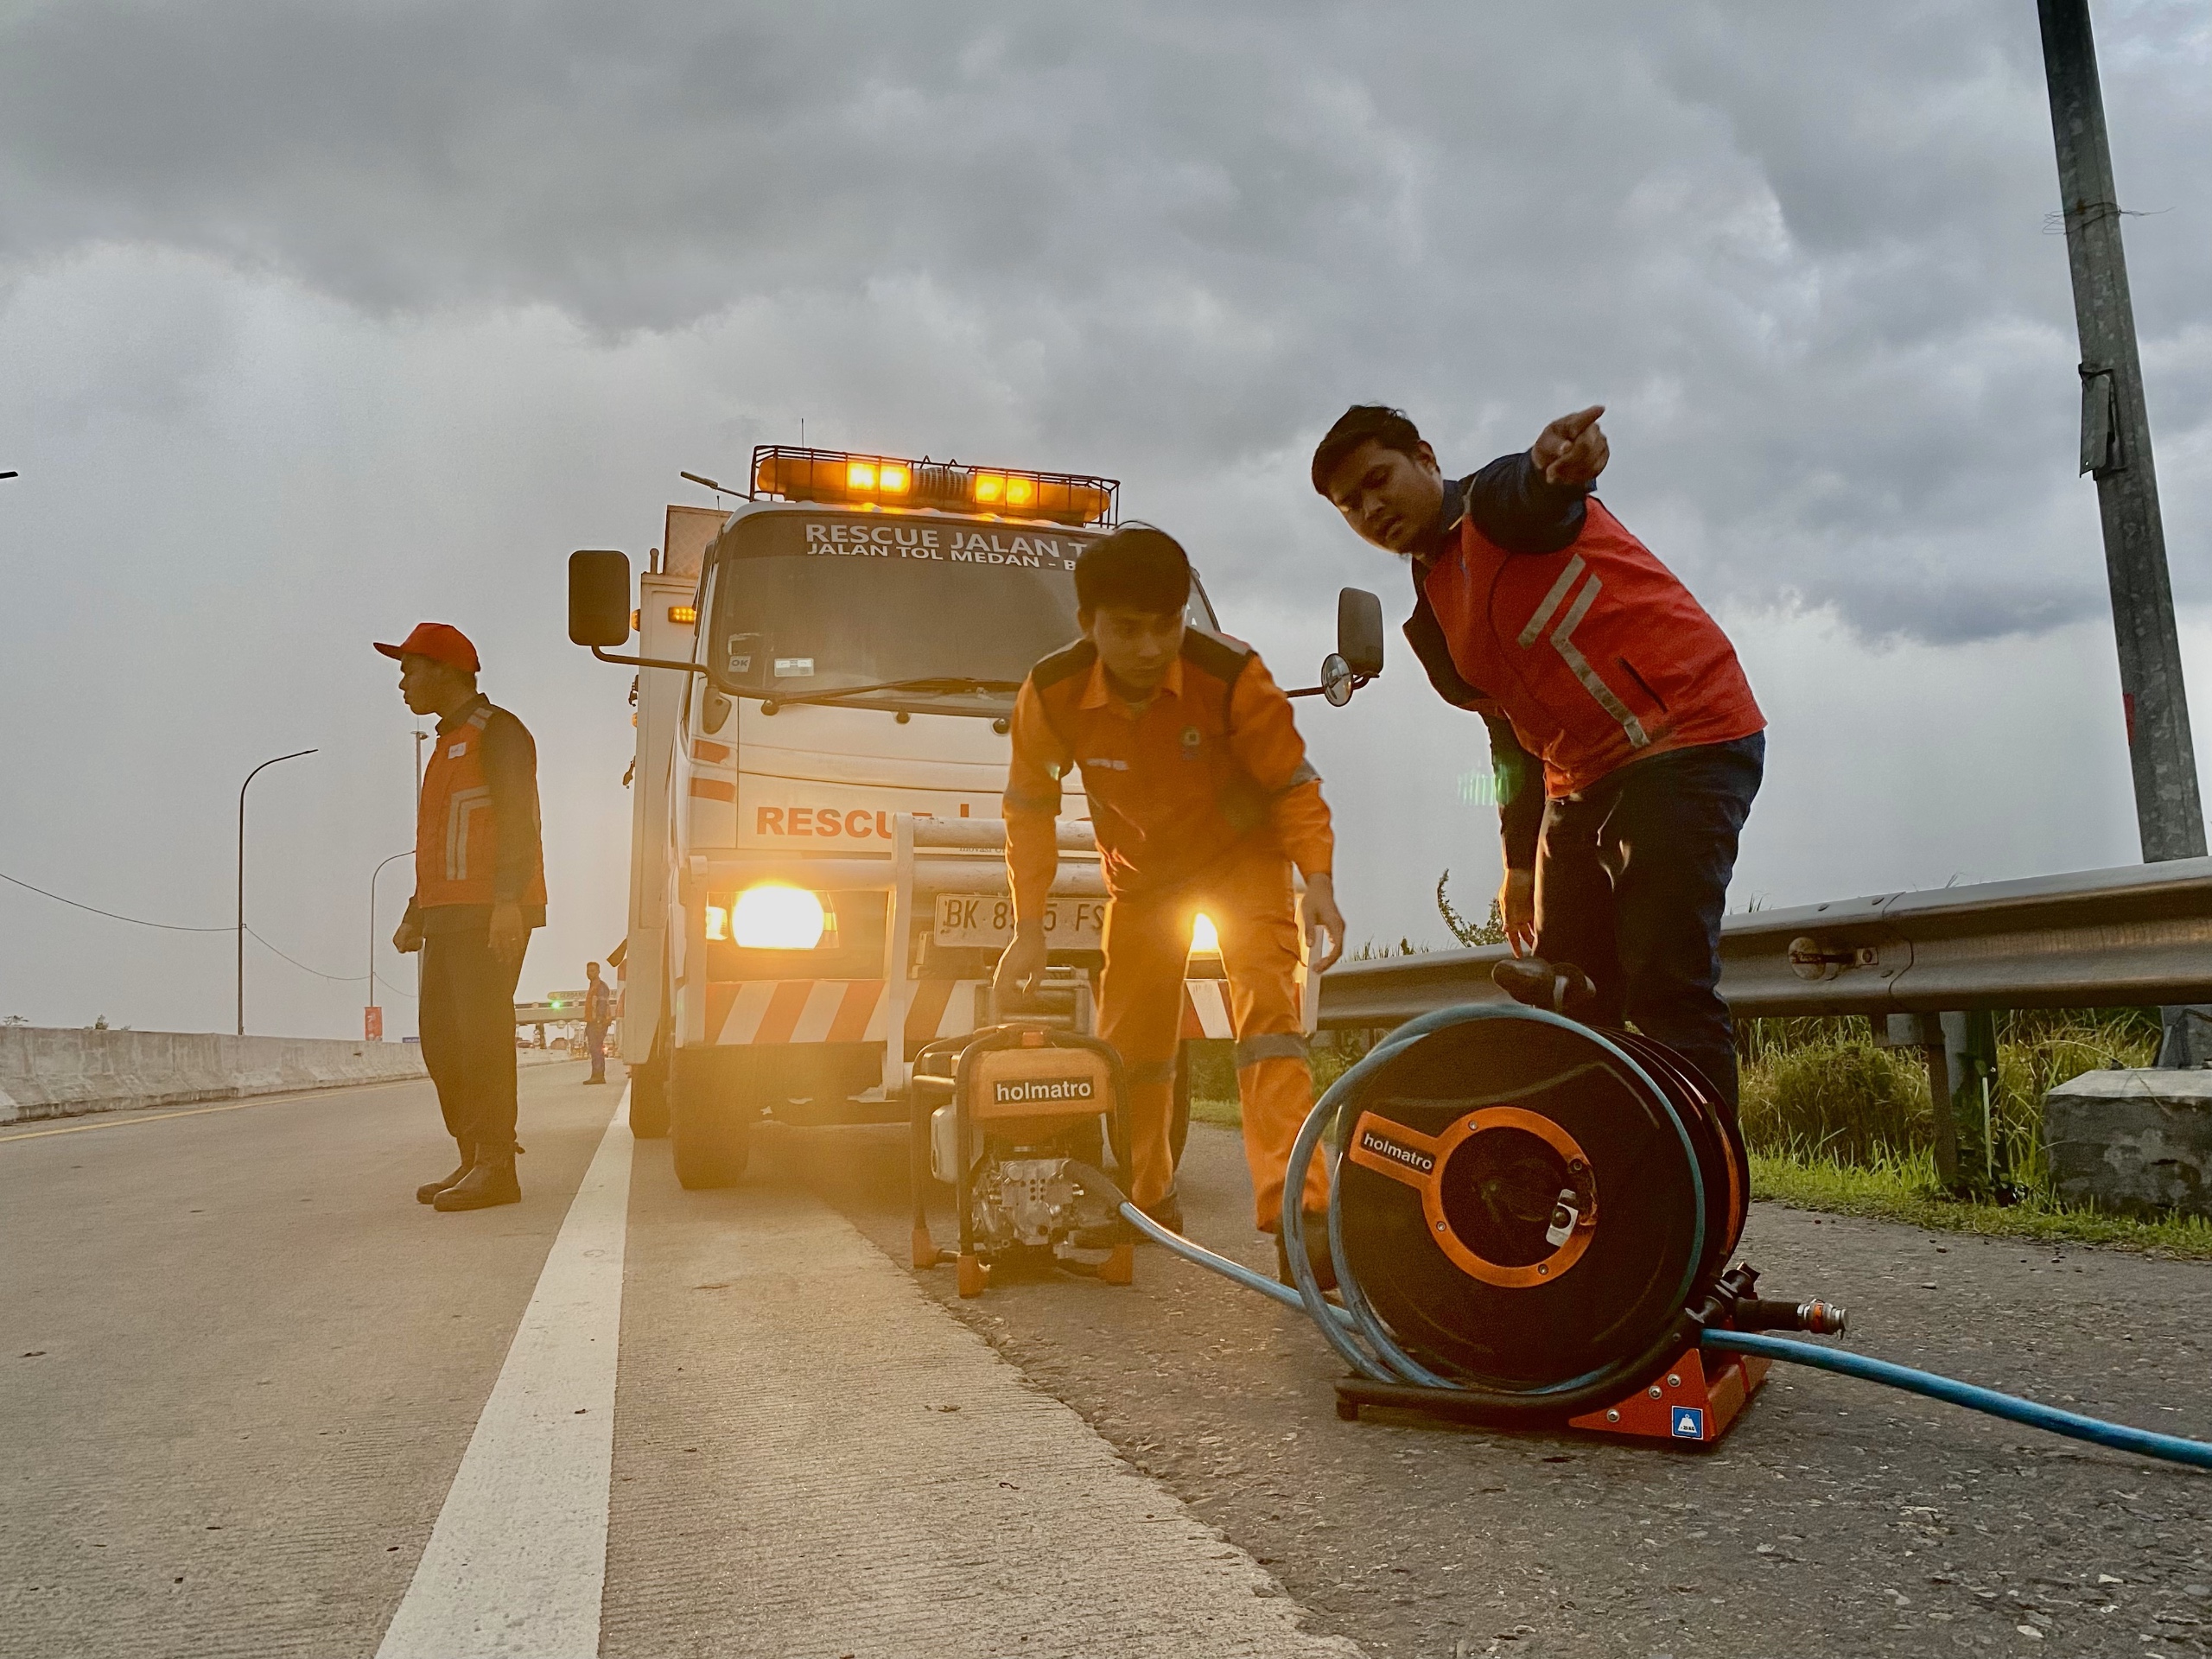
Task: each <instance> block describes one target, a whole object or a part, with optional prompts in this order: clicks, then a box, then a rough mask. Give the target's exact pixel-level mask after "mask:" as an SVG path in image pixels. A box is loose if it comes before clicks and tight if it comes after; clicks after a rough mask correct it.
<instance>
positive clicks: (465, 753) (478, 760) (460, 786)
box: [377, 622, 545, 1210]
mask: <svg viewBox="0 0 2212 1659" xmlns="http://www.w3.org/2000/svg"><path fill="white" fill-rule="evenodd" d="M377 649H378V651H380V652H383V653H384V654H385V656H387V657H391V658H397V660H398V663H399V693H400V696H403V697H404V698H405V699H406V700H407V706H408V708H410V709H412V710H414V712H415V713H416V714H418V715H436V716H437V721H438V741H437V747H435V749H433V750H432V751H431V753H430V764H429V766H428V767H427V768H426V769H425V770H424V772H423V795H422V801H421V804H420V805H419V806H418V807H417V809H416V818H415V896H414V898H413V899H411V900H410V902H409V904H408V906H407V916H406V919H405V920H404V921H402V922H401V923H400V925H399V931H397V933H395V934H393V935H392V937H391V943H392V945H393V947H394V948H395V949H397V950H403V951H412V950H420V951H422V952H423V1002H422V1013H421V1014H420V1016H419V1018H420V1026H421V1031H422V1036H423V1064H424V1065H426V1066H428V1067H429V1072H430V1081H431V1082H432V1083H433V1084H435V1085H436V1086H437V1090H438V1106H439V1109H441V1110H442V1112H443V1113H444V1114H445V1120H446V1129H447V1132H448V1133H449V1134H450V1135H452V1136H453V1138H454V1141H455V1142H456V1143H457V1144H458V1145H459V1147H460V1148H461V1165H460V1166H459V1167H458V1168H456V1169H455V1170H454V1172H453V1173H452V1174H450V1175H448V1176H447V1177H445V1178H444V1179H442V1180H436V1181H432V1182H430V1183H429V1184H428V1185H424V1186H420V1187H417V1188H416V1191H415V1197H416V1199H417V1200H418V1201H419V1202H421V1203H423V1204H428V1205H434V1206H435V1207H436V1208H437V1209H440V1210H484V1209H489V1208H490V1207H491V1206H492V1205H498V1204H518V1203H520V1202H521V1200H522V1188H521V1185H519V1183H518V1182H517V1180H516V1179H515V1009H514V1002H515V982H516V980H517V979H518V977H520V976H521V973H522V958H523V952H524V951H525V950H528V949H529V948H530V931H531V929H532V928H534V927H543V926H544V925H545V860H544V855H543V851H542V850H541V849H540V846H539V842H538V818H537V744H536V743H534V742H533V741H531V735H530V733H529V731H528V730H527V729H525V728H524V725H523V723H522V722H521V721H518V720H517V719H516V718H515V717H514V716H513V715H511V714H509V713H508V712H507V711H506V710H505V709H496V708H494V707H493V705H492V701H491V699H490V698H488V697H486V696H485V695H484V694H483V693H482V692H480V691H479V690H477V689H476V671H477V668H478V662H477V658H476V647H475V646H474V645H471V644H469V642H468V637H467V635H466V634H464V633H462V632H461V630H460V629H459V628H456V627H452V626H448V625H447V624H446V623H443V622H424V623H421V624H419V625H417V626H416V629H415V631H414V632H412V633H410V634H409V635H408V636H407V638H406V639H404V640H402V641H401V642H400V643H399V644H398V645H378V646H377Z"/></svg>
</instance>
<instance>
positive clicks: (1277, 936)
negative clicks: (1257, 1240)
mask: <svg viewBox="0 0 2212 1659" xmlns="http://www.w3.org/2000/svg"><path fill="white" fill-rule="evenodd" d="M1075 588H1076V604H1077V623H1078V625H1079V626H1081V627H1082V629H1083V635H1084V637H1083V638H1082V639H1080V640H1078V641H1077V642H1076V643H1075V644H1074V645H1070V646H1069V647H1068V648H1067V649H1066V650H1065V651H1061V652H1056V653H1055V654H1053V655H1052V656H1050V657H1047V658H1046V659H1045V660H1044V661H1043V662H1041V663H1039V664H1037V666H1036V667H1035V668H1033V669H1032V670H1031V671H1030V672H1029V677H1028V678H1027V680H1026V681H1024V682H1023V683H1022V687H1021V695H1020V697H1019V698H1018V699H1017V700H1016V702H1015V703H1014V760H1013V765H1012V767H1011V770H1010V771H1009V772H1008V774H1007V789H1006V800H1005V810H1006V826H1007V836H1006V841H1007V868H1008V872H1009V874H1010V876H1011V879H1012V884H1013V888H1014V918H1015V919H1014V942H1013V943H1012V944H1009V945H1008V946H1007V949H1006V952H1005V954H1004V955H1003V956H1002V957H1001V958H1000V960H999V965H998V974H997V977H996V980H995V990H996V991H997V993H998V995H999V996H1000V998H1001V1006H1004V1005H1006V1004H1007V1002H1009V1001H1012V1000H1013V998H1014V997H1015V996H1017V995H1020V994H1022V993H1024V992H1026V991H1027V990H1028V989H1030V988H1033V986H1034V985H1035V984H1036V982H1038V981H1039V979H1040V978H1041V977H1042V976H1043V974H1044V971H1045V960H1046V938H1045V912H1046V904H1047V896H1048V895H1049V893H1051V890H1052V879H1053V876H1054V874H1055V873H1056V872H1057V870H1058V862H1059V854H1058V848H1057V845H1056V842H1055V837H1054V824H1055V821H1056V819H1057V818H1058V814H1059V810H1060V787H1061V780H1062V779H1064V778H1065V776H1066V775H1067V773H1068V771H1069V770H1070V768H1071V767H1076V768H1080V770H1081V772H1082V773H1083V786H1084V792H1085V793H1086V794H1087V795H1088V796H1089V797H1090V817H1091V824H1092V828H1093V830H1094V831H1095V833H1096V836H1097V840H1098V850H1099V853H1100V855H1101V856H1102V858H1103V861H1104V866H1105V875H1106V889H1107V892H1108V893H1109V897H1110V902H1109V904H1108V906H1107V909H1106V928H1105V952H1106V971H1105V975H1104V978H1103V983H1102V984H1101V986H1100V990H1099V1005H1100V1006H1099V1025H1100V1034H1101V1035H1102V1036H1103V1037H1104V1038H1105V1039H1106V1040H1107V1041H1108V1042H1109V1043H1111V1044H1112V1045H1113V1046H1114V1047H1115V1048H1116V1050H1117V1051H1119V1052H1120V1054H1121V1056H1122V1064H1123V1066H1124V1068H1125V1075H1126V1078H1127V1083H1128V1096H1129V1098H1128V1121H1129V1129H1128V1134H1129V1142H1130V1153H1131V1157H1130V1161H1131V1163H1132V1165H1133V1166H1134V1169H1133V1172H1132V1175H1131V1192H1130V1194H1129V1196H1130V1197H1131V1198H1133V1199H1134V1200H1135V1203H1136V1204H1137V1205H1138V1207H1139V1208H1140V1209H1141V1210H1143V1211H1144V1212H1145V1213H1146V1214H1147V1215H1148V1216H1150V1217H1153V1218H1154V1220H1156V1221H1158V1222H1160V1224H1161V1225H1163V1226H1165V1227H1167V1228H1170V1229H1172V1230H1174V1231H1176V1232H1180V1231H1181V1230H1182V1229H1183V1216H1182V1206H1181V1205H1180V1203H1179V1200H1178V1198H1177V1196H1176V1192H1175V1169H1174V1160H1173V1154H1172V1152H1171V1151H1170V1149H1169V1146H1168V1126H1169V1120H1170V1117H1171V1116H1172V1112H1173V1103H1172V1095H1173V1084H1174V1077H1175V1058H1176V1050H1177V1046H1178V1043H1179V1039H1180V1037H1181V1033H1182V1020H1183V997H1184V991H1183V976H1184V969H1185V962H1186V960H1187V958H1188V957H1189V955H1190V950H1191V930H1192V920H1193V918H1195V917H1196V916H1197V915H1198V912H1201V911H1203V912H1205V914H1206V916H1208V917H1209V918H1211V920H1212V922H1213V924H1214V928H1215V931H1217V933H1218V934H1219V935H1220V938H1221V955H1222V963H1223V966H1224V968H1226V969H1227V970H1228V974H1229V995H1230V1011H1231V1013H1232V1014H1233V1015H1234V1018H1235V1021H1236V1092H1237V1094H1238V1096H1240V1098H1241V1100H1242V1102H1243V1114H1244V1155H1245V1159H1246V1160H1247V1162H1248V1163H1249V1165H1250V1166H1251V1172H1252V1190H1253V1196H1254V1198H1255V1204H1256V1208H1257V1217H1256V1218H1257V1221H1258V1224H1259V1227H1260V1230H1262V1232H1269V1233H1274V1235H1275V1254H1276V1260H1277V1265H1278V1268H1279V1269H1281V1275H1282V1278H1283V1280H1284V1282H1286V1283H1287V1282H1289V1273H1288V1270H1287V1259H1286V1257H1285V1255H1284V1252H1283V1246H1282V1236H1281V1214H1282V1203H1283V1192H1282V1187H1283V1171H1284V1166H1285V1165H1286V1164H1287V1162H1288V1161H1289V1157H1290V1147H1291V1142H1292V1141H1294V1140H1295V1139H1296V1138H1297V1135H1298V1130H1299V1127H1300V1124H1301V1123H1303V1122H1305V1119H1306V1114H1307V1112H1308V1111H1309V1110H1310V1109H1312V1106H1313V1077H1312V1074H1311V1073H1310V1072H1309V1071H1307V1069H1306V1039H1304V1037H1302V1036H1301V1035H1300V1026H1301V1024H1302V1020H1301V1019H1300V1007H1299V994H1298V972H1299V966H1300V957H1301V954H1302V952H1301V950H1300V944H1301V942H1300V938H1299V928H1298V919H1297V910H1296V901H1295V897H1294V892H1293V889H1292V885H1291V867H1292V866H1293V865H1296V866H1297V868H1298V869H1299V871H1300V874H1303V875H1304V876H1305V878H1306V917H1307V918H1308V921H1309V923H1310V924H1311V925H1315V926H1317V927H1318V928H1319V929H1321V930H1323V931H1325V932H1326V933H1327V935H1328V938H1329V944H1328V950H1327V954H1326V955H1325V956H1323V957H1319V960H1317V961H1315V962H1314V963H1313V972H1315V973H1319V972H1320V971H1321V970H1322V969H1325V968H1326V967H1327V966H1328V965H1329V964H1330V963H1332V962H1334V961H1335V960H1336V959H1337V957H1338V955H1339V954H1341V953H1342V951H1343V950H1344V916H1343V913H1342V912H1340V911H1338V908H1337V899H1336V892H1335V888H1334V887H1333V886H1332V882H1331V880H1330V861H1331V858H1332V855H1333V854H1334V851H1335V844H1336V843H1335V837H1334V836H1333V834H1332V831H1331V829H1330V827H1329V809H1328V806H1327V804H1326V803H1325V802H1324V801H1323V800H1322V798H1321V783H1320V779H1319V776H1318V775H1317V774H1316V773H1315V772H1314V770H1313V767H1312V766H1310V765H1308V764H1307V762H1306V745H1305V743H1304V741H1302V740H1301V739H1300V737H1299V735H1298V728H1297V727H1296V725H1295V724H1294V723H1293V721H1292V719H1291V711H1290V702H1289V700H1288V698H1287V697H1286V696H1284V695H1283V692H1282V690H1281V688H1280V687H1278V686H1277V685H1276V684H1275V683H1274V679H1273V678H1271V677H1269V675H1268V671H1267V668H1266V665H1265V664H1262V662H1261V661H1260V658H1259V656H1258V654H1257V653H1256V652H1254V651H1253V650H1252V649H1251V647H1250V646H1249V645H1240V644H1238V643H1237V642H1236V641H1235V640H1232V639H1223V638H1221V637H1220V636H1218V635H1216V634H1211V633H1207V632H1203V631H1202V630H1200V629H1198V628H1193V627H1191V626H1187V625H1186V623H1185V620H1184V616H1185V607H1186V606H1187V605H1188V603H1189V601H1190V595H1191V566H1190V561H1189V560H1188V559H1187V558H1185V556H1184V553H1183V550H1182V548H1181V547H1180V546H1179V545H1178V544H1177V543H1176V541H1175V539H1174V538H1173V537H1171V536H1168V535H1167V534H1166V533H1165V532H1164V531H1158V530H1154V529H1153V528H1151V527H1150V526H1149V525H1143V524H1130V525H1125V526H1124V527H1122V529H1121V530H1118V531H1115V532H1114V533H1113V534H1112V535H1110V536H1107V537H1103V538H1102V539H1100V540H1099V541H1097V542H1095V543H1092V544H1091V545H1090V547H1088V548H1086V549H1085V550H1084V552H1083V555H1082V556H1081V558H1080V559H1079V560H1077V563H1076V570H1075ZM1303 1202H1304V1205H1305V1208H1306V1211H1307V1212H1308V1214H1309V1216H1312V1217H1314V1219H1313V1221H1312V1222H1311V1223H1310V1224H1308V1226H1307V1228H1306V1238H1307V1239H1308V1240H1309V1241H1310V1242H1311V1244H1310V1248H1311V1249H1312V1251H1313V1253H1314V1255H1315V1257H1316V1259H1315V1261H1314V1268H1315V1272H1316V1274H1318V1275H1319V1277H1320V1279H1321V1281H1322V1282H1323V1283H1324V1284H1325V1285H1327V1284H1332V1283H1333V1282H1334V1278H1333V1274H1332V1273H1331V1272H1330V1269H1329V1258H1328V1244H1327V1238H1328V1227H1327V1224H1326V1221H1325V1212H1326V1210H1327V1207H1328V1179H1327V1176H1326V1174H1325V1172H1324V1170H1323V1168H1322V1165H1321V1161H1320V1160H1319V1159H1318V1158H1317V1159H1315V1160H1314V1161H1313V1166H1312V1168H1311V1170H1310V1171H1309V1173H1308V1176H1307V1179H1306V1192H1305V1195H1304V1199H1303Z"/></svg>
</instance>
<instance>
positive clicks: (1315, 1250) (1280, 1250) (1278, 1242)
mask: <svg viewBox="0 0 2212 1659" xmlns="http://www.w3.org/2000/svg"><path fill="white" fill-rule="evenodd" d="M1303 1219H1304V1221H1305V1223H1306V1264H1307V1265H1308V1266H1310V1267H1311V1268H1313V1281H1314V1282H1315V1283H1316V1284H1318V1285H1319V1286H1320V1287H1321V1288H1322V1289H1323V1290H1325V1291H1329V1290H1334V1289H1335V1288H1336V1287H1337V1261H1336V1258H1335V1257H1334V1256H1332V1255H1330V1254H1329V1213H1328V1211H1325V1210H1308V1211H1306V1213H1305V1215H1304V1217H1303ZM1275 1278H1276V1279H1277V1280H1278V1281H1281V1283H1283V1284H1286V1285H1290V1286H1293V1287H1295V1286H1296V1285H1297V1283H1298V1281H1296V1280H1295V1279H1294V1278H1292V1277H1291V1276H1290V1246H1289V1245H1288V1244H1287V1243H1285V1242H1284V1239H1283V1236H1282V1229H1281V1227H1277V1228H1276V1229H1275Z"/></svg>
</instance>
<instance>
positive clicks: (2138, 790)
mask: <svg viewBox="0 0 2212 1659" xmlns="http://www.w3.org/2000/svg"><path fill="white" fill-rule="evenodd" d="M2037 11H2038V12H2039V13H2040V14H2041V16H2042V19H2043V60H2044V78H2045V79H2046V80H2047V81H2048V82H2049V84H2050V126H2051V132H2052V135H2053V136H2054V137H2056V140H2057V145H2058V190H2059V197H2060V200H2061V204H2062V206H2063V208H2064V210H2065V219H2066V257H2067V263H2068V264H2069V265H2070V266H2071V267H2072V269H2073V273H2074V321H2075V327H2077V329H2078V330H2079V331H2080V334H2081V338H2082V365H2081V378H2082V471H2083V472H2085V473H2088V474H2092V475H2093V476H2094V478H2095V479H2096V480H2097V506H2098V510H2099V512H2101V515H2102V517H2103V519H2104V538H2105V569H2106V572H2107V575H2108V576H2109V578H2110V581H2111V584H2112V620H2113V633H2114V634H2115V635H2116V636H2117V637H2118V639H2119V641H2120V698H2121V702H2122V705H2123V712H2124V714H2125V715H2126V721H2127V748H2128V759H2129V760H2130V761H2131V763H2132V764H2133V768H2134V773H2135V818H2136V824H2137V827H2138V829H2139V833H2140V835H2141V837H2142V845H2143V858H2144V861H2145V863H2158V862H2159V861H2163V860H2165V859H2170V858H2198V857H2202V855H2203V853H2204V808H2203V804H2202V800H2201V799H2200V798H2199V797H2198V794H2197V789H2196V751H2195V750H2194V748H2193V747H2191V744H2190V731H2189V697H2188V694H2187V692H2186V691H2185V690H2183V685H2182V675H2181V641H2180V639H2179V637H2178V636H2177V633H2176V632H2175V629H2174V597H2173V587H2172V584H2171V582H2169V581H2168V579H2167V575H2166V533H2165V527H2164V524H2163V523H2162V522H2161V520H2160V518H2159V516H2158V473H2157V471H2156V469H2155V468H2154V467H2153V466H2152V461H2151V423H2150V418H2149V416H2147V415H2146V414H2145V410H2144V404H2143V365H2142V362H2141V360H2140V359H2139V358H2138V356H2137V355H2136V351H2135V307H2134V304H2133V301H2132V300H2131V299H2130V298H2129V297H2128V291H2127V257H2126V254H2125V253H2124V252H2123V251H2122V250H2121V247H2120V201H2119V195H2118V192H2117V190H2116V189H2115V188H2114V187H2113V177H2112V150H2111V149H2110V147H2109V145H2108V144H2107V142H2106V138H2105V104H2104V95H2103V93H2102V92H2101V91H2100V90H2099V88H2098V85H2097V48H2096V41H2095V40H2094V38H2093V37H2092V35H2091V34H2090V32H2089V7H2088V0H2037Z"/></svg>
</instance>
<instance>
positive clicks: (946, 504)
mask: <svg viewBox="0 0 2212 1659" xmlns="http://www.w3.org/2000/svg"><path fill="white" fill-rule="evenodd" d="M1121 493H1122V486H1121V484H1120V482H1119V480H1115V479H1110V478H1096V477H1092V476H1090V475H1088V474H1077V473H1041V472H1032V471H1016V470H1014V469H1012V468H1007V467H964V466H963V465H961V464H960V463H959V462H958V461H931V460H929V459H928V458H927V457H924V458H923V459H922V460H920V461H900V460H895V459H893V458H892V457H889V456H886V455H858V454H851V453H850V452H849V451H846V450H842V449H803V448H797V447H795V446H792V445H788V444H763V445H761V446H760V448H757V449H755V450H754V451H753V492H752V499H754V500H759V499H762V498H763V497H766V498H769V499H781V500H785V501H820V502H823V503H836V504H837V505H855V506H906V507H936V508H938V509H940V510H942V511H944V512H983V513H988V514H990V515H992V516H994V517H1006V518H1043V519H1048V520H1050V521H1052V522H1053V523H1055V524H1113V523H1115V522H1116V519H1117V518H1119V516H1120V512H1119V509H1120V505H1121Z"/></svg>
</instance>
